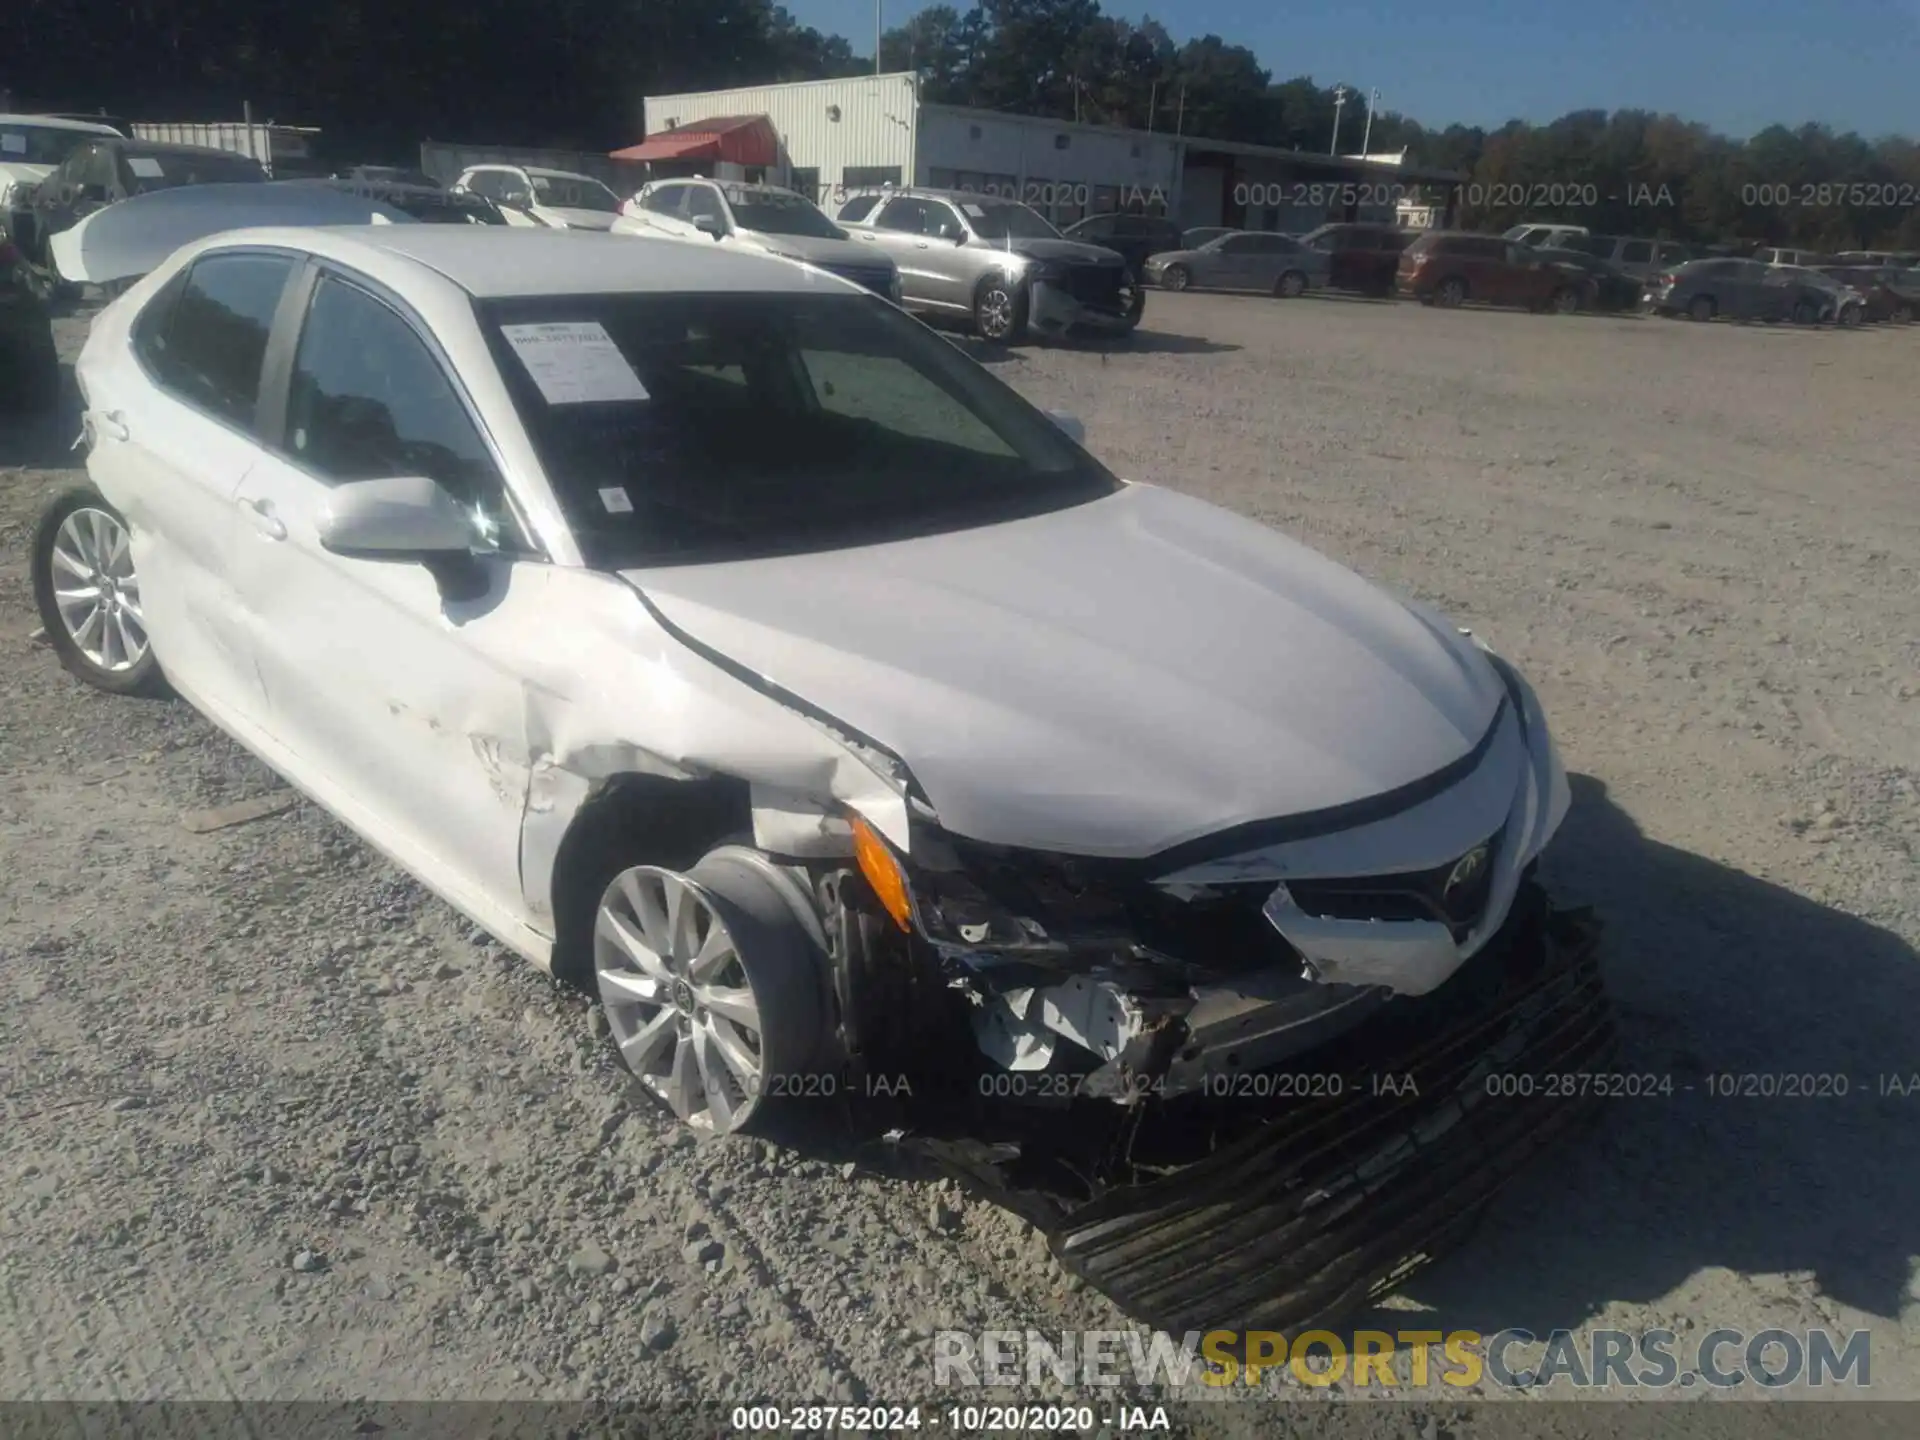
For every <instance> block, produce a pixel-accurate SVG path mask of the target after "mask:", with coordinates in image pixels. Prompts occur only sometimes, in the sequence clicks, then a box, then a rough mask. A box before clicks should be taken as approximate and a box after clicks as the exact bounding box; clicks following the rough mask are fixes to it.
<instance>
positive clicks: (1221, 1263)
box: [902, 883, 1615, 1334]
mask: <svg viewBox="0 0 1920 1440" xmlns="http://www.w3.org/2000/svg"><path fill="white" fill-rule="evenodd" d="M1597 933H1598V930H1597V926H1596V925H1595V924H1594V923H1593V922H1592V921H1591V919H1590V918H1589V917H1587V916H1586V915H1585V914H1584V913H1575V912H1565V911H1554V910H1553V909H1552V908H1551V907H1550V906H1549V905H1548V903H1547V901H1546V897H1545V895H1544V894H1543V892H1541V891H1540V889H1539V888H1538V886H1536V885H1533V884H1531V883H1529V884H1528V885H1527V886H1525V887H1524V888H1523V890H1522V893H1521V895H1520V897H1519V898H1518V900H1517V901H1516V904H1515V905H1514V907H1513V909H1512V911H1511V913H1510V914H1509V916H1508V918H1507V920H1506V922H1505V923H1504V924H1503V925H1502V926H1501V928H1500V930H1499V932H1498V933H1497V934H1496V935H1495V936H1494V937H1493V939H1492V940H1491V941H1490V942H1489V943H1488V944H1487V945H1485V946H1483V947H1482V948H1481V949H1480V950H1479V951H1478V952H1477V953H1476V954H1475V955H1474V956H1473V958H1472V959H1471V960H1469V961H1468V962H1467V963H1466V964H1465V965H1463V966H1462V967H1461V968H1460V969H1459V970H1458V971H1456V972H1455V973H1454V974H1453V975H1452V976H1451V977H1450V978H1449V979H1448V980H1447V981H1446V982H1445V983H1444V984H1443V985H1441V986H1439V987H1438V988H1437V989H1435V990H1434V991H1432V992H1430V993H1429V994H1426V995H1422V996H1417V997H1403V998H1401V999H1399V1000H1397V1001H1396V1002H1395V1003H1394V1004H1393V1005H1391V1006H1388V1007H1386V1008H1384V1009H1381V1010H1379V1011H1377V1012H1376V1013H1374V1014H1373V1015H1371V1016H1370V1017H1369V1023H1367V1024H1365V1025H1357V1026H1348V1027H1345V1028H1344V1029H1342V1030H1341V1031H1340V1032H1339V1033H1337V1034H1335V1035H1333V1036H1332V1037H1330V1038H1328V1039H1326V1040H1324V1041H1323V1042H1321V1043H1319V1044H1317V1045H1315V1046H1313V1047H1312V1048H1311V1050H1310V1052H1308V1053H1305V1054H1302V1055H1299V1056H1296V1057H1294V1058H1291V1059H1289V1060H1287V1061H1285V1062H1283V1063H1282V1064H1280V1065H1278V1066H1275V1067H1269V1068H1266V1069H1263V1070H1255V1071H1247V1072H1243V1073H1242V1076H1241V1078H1240V1079H1238V1080H1236V1081H1235V1082H1233V1083H1232V1084H1231V1085H1223V1084H1219V1083H1213V1084H1208V1085H1205V1086H1203V1087H1201V1088H1200V1090H1198V1091H1197V1092H1190V1093H1187V1094H1185V1095H1180V1096H1170V1095H1163V1094H1160V1093H1157V1092H1154V1093H1149V1094H1147V1095H1146V1096H1145V1097H1144V1099H1143V1101H1142V1103H1140V1104H1137V1105H1134V1106H1130V1107H1117V1106H1114V1105H1111V1104H1106V1103H1101V1102H1099V1101H1098V1100H1096V1099H1094V1098H1092V1097H1088V1096H1084V1095H1081V1096H1077V1097H1075V1098H1074V1099H1073V1100H1072V1101H1071V1103H1070V1104H1068V1105H1067V1106H1064V1107H1062V1108H1060V1109H1057V1110H1053V1111H1048V1110H1042V1109H1036V1108H1035V1107H1032V1106H1025V1107H1022V1106H1015V1105H1009V1104H1005V1103H993V1102H983V1103H982V1104H980V1105H977V1106H975V1107H974V1108H973V1109H972V1111H971V1112H970V1113H968V1114H966V1115H964V1116H961V1115H958V1114H955V1115H953V1116H951V1117H949V1118H950V1120H951V1124H950V1125H949V1126H948V1127H947V1128H944V1129H936V1128H933V1127H931V1126H929V1127H927V1128H923V1129H921V1130H920V1131H918V1132H917V1133H915V1134H913V1135H911V1136H908V1137H906V1138H905V1139H904V1140H903V1142H902V1143H903V1144H904V1145H905V1146H907V1148H909V1149H910V1150H911V1151H913V1152H914V1153H917V1154H920V1155H922V1156H924V1157H926V1158H929V1159H931V1160H932V1161H934V1162H935V1163H936V1164H937V1165H939V1166H940V1167H941V1168H943V1169H945V1170H946V1171H947V1172H948V1173H950V1174H953V1175H954V1176H956V1177H957V1178H959V1179H960V1180H961V1181H962V1182H963V1183H964V1184H967V1185H968V1186H969V1187H971V1188H973V1189H975V1190H976V1191H978V1192H980V1193H982V1194H984V1195H986V1196H988V1197H990V1198H992V1199H993V1200H994V1201H995V1202H996V1203H999V1204H1001V1205H1004V1206H1007V1207H1008V1208H1011V1209H1013V1210H1015V1211H1016V1212H1017V1213H1019V1214H1021V1215H1022V1216H1024V1217H1025V1218H1026V1219H1028V1220H1029V1221H1030V1222H1031V1223H1033V1224H1034V1225H1036V1226H1037V1227H1038V1228H1040V1229H1041V1230H1042V1231H1043V1233H1045V1234H1046V1235H1047V1237H1048V1240H1049V1243H1050V1245H1051V1248H1052V1250H1053V1253H1054V1254H1055V1256H1056V1258H1057V1259H1058V1260H1059V1261H1060V1263H1061V1264H1062V1265H1064V1266H1065V1267H1066V1268H1067V1269H1068V1270H1070V1271H1072V1272H1073V1273H1075V1274H1077V1275H1079V1276H1080V1277H1081V1278H1082V1279H1084V1280H1086V1281H1087V1282H1088V1283H1089V1284H1091V1285H1093V1286H1094V1287H1095V1288H1097V1289H1099V1290H1101V1291H1102V1292H1103V1293H1105V1294H1106V1295H1107V1296H1108V1297H1109V1298H1111V1299H1112V1300H1113V1301H1115V1302H1116V1303H1117V1304H1118V1305H1119V1306H1120V1307H1121V1308H1122V1309H1123V1310H1125V1311H1127V1312H1128V1313H1129V1314H1130V1315H1131V1316H1133V1317H1134V1318H1135V1319H1137V1320H1140V1321H1143V1322H1145V1323H1147V1324H1149V1325H1152V1326H1154V1327H1155V1328H1157V1329H1162V1330H1167V1331H1170V1332H1173V1333H1182V1332H1185V1331H1188V1330H1212V1329H1221V1328H1227V1329H1238V1330H1243V1331H1244V1330H1248V1329H1271V1330H1279V1331H1283V1332H1289V1333H1295V1334H1297V1333H1299V1332H1300V1331H1302V1330H1305V1329H1309V1328H1312V1327H1313V1326H1315V1325H1323V1324H1332V1323H1335V1322H1336V1321H1337V1320H1338V1319H1339V1318H1340V1317H1341V1316H1343V1315H1344V1314H1347V1313H1350V1312H1351V1311H1353V1310H1354V1309H1356V1308H1358V1307H1360V1306H1363V1305H1365V1304H1367V1303H1369V1302H1370V1301H1371V1300H1374V1299H1377V1298H1378V1297H1379V1296H1380V1295H1382V1294H1384V1293H1385V1292H1386V1291H1388V1290H1390V1289H1392V1288H1394V1287H1395V1286H1397V1285H1399V1284H1400V1283H1402V1282H1403V1281H1404V1280H1405V1278H1406V1277H1407V1276H1408V1275H1409V1274H1410V1273H1411V1272H1412V1271H1413V1270H1414V1269H1417V1268H1418V1267H1419V1266H1420V1265H1421V1264H1423V1263H1425V1262H1426V1261H1427V1260H1428V1259H1431V1258H1432V1257H1433V1256H1434V1255H1437V1254H1438V1253H1440V1252H1441V1251H1442V1250H1444V1249H1445V1248H1447V1247H1448V1246H1449V1245H1450V1244H1452V1243H1453V1242H1455V1241H1457V1240H1458V1239H1459V1238H1461V1237H1462V1236H1463V1235H1464V1234H1465V1233H1466V1232H1467V1230H1468V1228H1469V1227H1470V1226H1471V1224H1472V1223H1473V1221H1474V1220H1475V1219H1476V1218H1477V1217H1478V1216H1479V1215H1480V1213H1481V1212H1482V1210H1483V1209H1484V1206H1485V1203H1486V1201H1487V1200H1488V1199H1489V1198H1490V1197H1491V1196H1492V1195H1493V1194H1494V1193H1495V1191H1497V1190H1498V1189H1499V1188H1500V1187H1501V1186H1502V1185H1503V1184H1505V1183H1506V1182H1507V1181H1508V1180H1509V1179H1511V1178H1512V1177H1513V1176H1514V1175H1515V1174H1517V1173H1518V1172H1519V1171H1520V1170H1521V1169H1522V1168H1523V1167H1524V1165H1525V1164H1526V1163H1527V1162H1528V1161H1529V1159H1530V1158H1531V1157H1532V1156H1534V1155H1535V1154H1536V1153H1537V1152H1538V1151H1540V1150H1541V1149H1542V1148H1543V1147H1544V1146H1546V1145H1547V1144H1549V1143H1551V1142H1552V1141H1554V1140H1555V1139H1556V1138H1557V1137H1559V1136H1560V1135H1561V1134H1562V1133H1564V1132H1565V1131H1566V1130H1567V1129H1568V1127H1569V1126H1570V1125H1571V1124H1573V1123H1574V1122H1575V1121H1576V1120H1578V1119H1580V1118H1581V1117H1583V1116H1584V1115H1587V1114H1589V1113H1590V1112H1591V1109H1592V1100H1591V1097H1590V1096H1589V1095H1588V1094H1587V1093H1586V1092H1585V1090H1584V1089H1579V1090H1569V1089H1567V1088H1565V1087H1558V1088H1556V1087H1555V1086H1553V1085H1551V1084H1549V1083H1548V1081H1550V1080H1551V1078H1552V1077H1554V1076H1556V1075H1565V1074H1568V1073H1576V1072H1588V1073H1590V1072H1593V1071H1596V1070H1600V1069H1604V1068H1606V1066H1607V1064H1608V1063H1609V1061H1610V1058H1611V1056H1612V1054H1613V1051H1614V1046H1615V1037H1614V1030H1613V1022H1612V1018H1611V1014H1610V1012H1609V1010H1608V1008H1607V1005H1606V1002H1605V998H1604V995H1603V993H1602V990H1601V987H1600V981H1599V975H1598V970H1597V965H1596V962H1595V948H1596V939H1597Z"/></svg>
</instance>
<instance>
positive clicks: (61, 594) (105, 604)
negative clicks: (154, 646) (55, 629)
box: [51, 506, 147, 675]
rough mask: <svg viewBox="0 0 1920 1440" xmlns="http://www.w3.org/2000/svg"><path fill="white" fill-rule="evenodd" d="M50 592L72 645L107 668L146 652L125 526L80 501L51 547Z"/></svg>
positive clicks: (114, 669) (124, 666)
mask: <svg viewBox="0 0 1920 1440" xmlns="http://www.w3.org/2000/svg"><path fill="white" fill-rule="evenodd" d="M51 563H52V568H53V576H52V579H53V597H54V603H55V604H56V605H57V606H58V608H59V611H60V623H61V624H62V625H63V626H65V627H66V632H67V635H68V636H69V638H71V639H72V641H73V643H74V646H75V648H76V649H78V650H79V651H80V653H81V654H82V655H83V656H85V657H86V659H87V660H88V661H89V662H90V663H91V664H93V665H96V666H98V667H99V668H100V669H101V670H104V671H106V672H107V673H108V674H113V675H118V674H123V673H125V672H126V671H129V670H131V669H133V668H134V666H136V665H138V664H139V663H140V662H141V660H143V659H144V658H145V657H146V653H147V620H146V614H145V612H144V611H143V610H142V609H141V606H140V577H139V576H138V575H137V574H136V573H135V571H134V568H133V547H132V544H131V540H130V537H129V536H128V534H127V527H126V526H125V525H123V524H122V523H121V522H120V520H119V518H118V517H117V516H114V515H111V514H109V513H108V512H107V511H105V510H99V509H95V508H93V507H92V506H85V507H82V508H81V509H78V510H75V511H74V512H73V513H72V514H71V515H69V516H67V518H66V519H65V520H64V521H62V522H61V525H60V529H59V532H58V533H57V534H56V535H55V536H54V542H53V551H52V562H51Z"/></svg>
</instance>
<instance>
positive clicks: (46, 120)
mask: <svg viewBox="0 0 1920 1440" xmlns="http://www.w3.org/2000/svg"><path fill="white" fill-rule="evenodd" d="M0 125H44V126H45V127H46V128H47V129H49V130H78V131H80V132H81V133H82V134H85V135H111V136H114V137H115V138H117V139H125V138H126V137H125V136H123V135H121V134H120V132H119V131H118V130H116V129H114V128H113V127H112V126H111V125H101V124H99V123H97V122H96V121H92V120H68V119H66V118H64V117H62V116H59V115H0Z"/></svg>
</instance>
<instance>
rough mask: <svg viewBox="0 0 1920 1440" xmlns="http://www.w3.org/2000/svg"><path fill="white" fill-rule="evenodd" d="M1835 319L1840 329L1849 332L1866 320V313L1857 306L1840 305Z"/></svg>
mask: <svg viewBox="0 0 1920 1440" xmlns="http://www.w3.org/2000/svg"><path fill="white" fill-rule="evenodd" d="M1835 318H1836V321H1837V323H1838V324H1839V325H1840V326H1841V328H1842V329H1846V330H1851V329H1853V328H1854V327H1855V326H1857V325H1858V324H1859V323H1860V322H1861V321H1862V320H1863V319H1865V318H1866V312H1865V311H1864V309H1863V308H1862V307H1861V306H1858V305H1842V306H1841V307H1840V314H1839V315H1838V316H1837V317H1835Z"/></svg>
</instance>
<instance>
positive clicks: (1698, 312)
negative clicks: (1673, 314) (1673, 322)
mask: <svg viewBox="0 0 1920 1440" xmlns="http://www.w3.org/2000/svg"><path fill="white" fill-rule="evenodd" d="M1718 308H1719V307H1718V306H1716V305H1715V304H1714V303H1713V297H1712V296H1709V295H1696V296H1694V297H1693V300H1692V302H1691V303H1690V304H1688V306H1687V318H1688V319H1689V320H1698V321H1701V322H1703V323H1704V322H1706V321H1708V320H1711V319H1713V316H1714V312H1715V311H1716V310H1717V309H1718Z"/></svg>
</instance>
